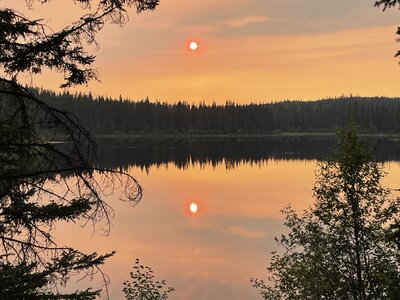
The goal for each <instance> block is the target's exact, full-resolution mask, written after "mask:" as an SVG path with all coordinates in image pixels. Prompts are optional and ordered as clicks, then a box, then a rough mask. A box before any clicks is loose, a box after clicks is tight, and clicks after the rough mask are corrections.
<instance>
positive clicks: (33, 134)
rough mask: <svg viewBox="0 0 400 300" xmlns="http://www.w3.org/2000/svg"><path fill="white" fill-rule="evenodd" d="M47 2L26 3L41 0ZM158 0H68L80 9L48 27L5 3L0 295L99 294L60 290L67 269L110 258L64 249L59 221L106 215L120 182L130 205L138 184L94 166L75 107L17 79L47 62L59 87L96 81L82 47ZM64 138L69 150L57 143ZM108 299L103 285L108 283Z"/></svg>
mask: <svg viewBox="0 0 400 300" xmlns="http://www.w3.org/2000/svg"><path fill="white" fill-rule="evenodd" d="M47 2H49V1H47V0H44V1H27V4H29V5H32V6H35V5H38V6H40V5H45V4H46V3H47ZM157 4H158V0H128V1H122V0H121V1H120V0H101V1H97V2H95V1H90V0H80V1H71V5H79V6H81V8H82V11H83V15H82V16H81V18H79V19H78V20H77V21H76V22H75V23H72V24H70V25H69V26H67V27H65V28H63V29H61V30H60V31H52V30H51V29H50V28H49V27H48V26H47V24H46V20H43V19H39V20H36V19H29V18H28V17H26V16H24V15H22V14H20V13H19V12H17V11H16V10H14V9H13V8H1V9H0V68H1V73H2V77H1V78H0V94H1V101H0V241H1V242H0V298H1V299H94V298H96V297H97V296H99V295H100V294H101V290H100V289H92V288H90V287H88V288H85V289H83V290H75V291H74V290H72V289H69V290H64V289H63V287H65V285H66V284H67V282H68V281H69V280H70V279H71V276H73V275H77V274H80V276H81V277H82V276H83V277H85V276H88V277H89V278H91V276H92V275H94V274H95V273H98V274H99V275H100V277H103V279H104V282H103V283H105V284H107V277H106V275H105V274H103V273H102V271H101V269H100V266H101V265H102V264H103V263H104V261H105V259H107V258H108V257H110V256H111V255H113V253H108V254H97V253H88V254H87V253H83V252H81V251H79V250H77V249H73V248H71V247H69V246H60V245H58V244H57V241H55V240H54V238H53V231H54V227H55V224H56V223H57V222H59V221H73V222H80V223H82V224H93V225H95V224H97V223H98V222H103V223H102V224H103V225H104V226H105V229H106V230H107V226H109V224H110V219H111V218H112V209H111V207H110V206H109V205H108V204H107V203H106V202H105V201H104V199H103V192H105V191H106V192H107V193H109V192H111V191H113V190H114V188H115V187H116V186H118V185H119V186H120V187H121V194H120V198H121V199H122V200H125V201H127V202H129V203H131V204H132V205H134V204H135V203H137V201H139V200H140V198H141V188H140V186H139V184H138V183H137V182H136V180H135V179H134V178H133V177H131V176H130V175H129V174H126V173H123V172H118V171H106V170H102V169H99V168H96V167H94V165H93V163H92V160H93V159H94V157H95V156H96V146H95V143H94V141H93V139H92V137H91V135H90V134H89V132H88V131H87V130H86V129H84V128H83V127H81V125H80V124H79V123H78V122H77V120H76V119H75V118H74V117H73V116H72V115H70V114H68V113H66V112H64V111H60V110H58V109H55V108H53V107H51V106H49V105H47V104H46V103H44V102H43V101H42V100H40V99H39V98H37V97H35V95H33V94H32V93H31V91H30V90H29V89H26V88H24V87H22V86H21V85H20V84H19V83H18V75H19V74H21V73H30V74H31V75H34V74H37V73H40V72H42V71H43V70H44V69H51V70H55V71H59V72H63V74H64V83H63V84H62V86H64V87H68V86H72V85H76V84H84V83H86V82H88V80H91V79H95V78H96V76H97V73H96V72H95V70H94V69H93V66H92V64H93V62H94V60H95V57H94V56H93V55H92V54H90V53H88V52H86V51H85V47H86V46H87V45H88V44H93V43H96V41H95V37H96V33H97V32H98V31H99V30H101V29H102V28H103V26H104V25H105V24H106V23H107V22H109V23H116V24H120V25H122V24H123V23H124V22H125V21H126V18H127V10H126V9H127V8H129V7H134V8H136V11H137V12H138V13H140V12H142V11H145V10H153V9H155V7H156V6H157ZM55 137H57V138H60V137H61V138H62V139H63V141H64V142H65V145H66V147H63V148H60V147H59V145H58V144H55V143H54V139H55ZM105 295H106V296H107V287H105Z"/></svg>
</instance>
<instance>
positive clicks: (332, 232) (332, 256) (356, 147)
mask: <svg viewBox="0 0 400 300" xmlns="http://www.w3.org/2000/svg"><path fill="white" fill-rule="evenodd" d="M382 177H383V171H382V166H381V165H380V164H378V163H376V162H371V159H370V155H369V151H368V150H367V149H366V147H365V146H364V145H363V143H362V142H361V141H360V139H359V137H358V133H357V131H356V130H355V129H354V128H349V129H346V130H344V131H342V132H341V133H340V134H339V136H338V148H337V151H336V153H335V156H334V158H333V159H332V160H330V161H327V162H323V163H320V164H319V168H318V171H317V178H316V183H315V186H314V196H315V198H316V201H315V203H314V205H313V206H312V207H311V208H310V209H308V210H306V211H305V212H304V214H303V215H301V216H299V215H298V214H297V213H296V212H295V211H294V210H293V209H292V208H291V207H288V208H286V209H285V210H284V213H285V215H286V222H285V225H286V226H287V227H288V228H289V233H288V234H286V235H282V236H281V237H280V238H279V239H278V238H277V239H276V240H277V241H278V243H279V244H280V245H281V246H282V247H283V253H278V252H274V253H273V256H272V258H271V263H270V266H269V267H268V271H269V272H270V274H271V275H270V277H269V283H266V282H265V281H263V280H258V279H255V280H253V284H254V286H255V287H257V288H259V289H260V292H261V295H262V296H263V298H264V299H274V300H276V299H343V300H344V299H354V300H366V299H399V297H400V288H399V287H400V273H399V268H400V253H399V251H398V248H397V246H396V243H395V242H394V241H393V240H391V239H388V235H389V234H391V227H390V225H391V224H394V223H395V222H396V221H397V220H398V218H399V213H400V199H399V198H394V199H392V198H391V195H390V192H391V191H390V190H388V189H386V188H384V187H382V186H381V180H382Z"/></svg>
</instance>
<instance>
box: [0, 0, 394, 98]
mask: <svg viewBox="0 0 400 300" xmlns="http://www.w3.org/2000/svg"><path fill="white" fill-rule="evenodd" d="M2 2H3V3H2V5H3V6H6V5H7V4H8V3H13V2H14V1H10V0H5V1H2ZM23 2H24V1H21V3H23ZM56 2H58V3H56ZM374 2H375V1H373V0H371V1H365V0H352V1H348V0H324V1H321V0H286V1H282V0H246V1H245V0H235V1H231V0H229V1H228V0H219V1H215V0H190V1H187V0H161V3H160V5H159V7H158V9H157V10H156V11H155V12H146V13H144V14H142V15H135V14H134V12H133V11H132V12H131V14H130V17H131V18H130V22H129V23H128V24H126V25H125V26H124V27H123V28H119V27H118V26H115V25H110V26H107V28H106V29H105V30H103V32H102V33H101V34H100V35H99V38H98V41H99V43H100V46H101V48H100V49H99V51H97V52H96V55H97V57H98V59H97V62H96V68H97V69H98V70H99V72H100V80H101V81H102V82H101V83H96V82H93V83H91V84H90V85H89V86H87V87H82V88H80V90H82V91H86V92H88V91H92V92H93V93H95V94H103V95H110V96H119V95H120V94H121V95H122V96H123V97H129V98H132V99H141V98H145V97H146V96H148V97H149V98H150V99H152V100H156V99H157V100H160V101H170V102H175V101H178V100H186V101H189V102H199V101H201V100H204V101H206V102H211V101H213V100H215V101H216V102H218V103H224V102H225V101H226V100H233V101H236V102H250V101H253V102H259V101H271V100H283V99H318V98H324V97H327V96H340V95H342V94H345V95H348V94H353V95H354V94H356V95H357V94H359V95H364V96H374V95H386V96H398V95H399V93H398V78H399V77H400V66H399V65H398V61H397V60H396V59H395V58H394V57H393V56H394V54H395V52H396V50H397V48H398V47H399V48H400V44H397V43H396V42H395V39H396V35H395V31H396V29H397V22H398V20H399V18H398V17H399V16H400V12H399V11H398V10H397V9H392V10H388V11H386V12H382V11H381V10H380V9H378V8H375V7H374V6H373V4H374ZM14 3H15V2H14ZM72 3H73V2H72V1H64V4H60V2H59V1H53V2H50V4H46V5H45V6H46V7H48V8H47V9H44V8H43V7H44V6H42V5H37V6H36V9H35V11H33V12H28V14H29V13H33V14H36V16H42V17H43V16H44V17H46V18H50V19H51V20H50V21H49V24H52V22H55V23H57V22H61V21H64V22H65V23H67V22H68V21H69V20H70V19H73V17H74V16H75V13H74V12H73V11H70V10H71V6H73V4H72ZM13 6H15V4H13ZM399 23H400V22H399ZM192 40H194V41H197V42H198V44H199V48H198V50H197V51H195V52H191V51H190V50H188V44H189V42H190V41H192ZM33 83H34V84H36V85H42V86H44V87H50V88H56V87H57V85H59V84H60V78H59V77H57V76H55V75H54V74H53V73H51V76H50V75H48V74H47V73H46V74H45V75H43V76H41V77H40V78H36V79H34V80H33Z"/></svg>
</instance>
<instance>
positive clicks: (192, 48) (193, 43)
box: [189, 42, 198, 51]
mask: <svg viewBox="0 0 400 300" xmlns="http://www.w3.org/2000/svg"><path fill="white" fill-rule="evenodd" d="M197 47H198V45H197V43H196V42H191V43H190V44H189V48H190V50H192V51H195V50H196V49H197Z"/></svg>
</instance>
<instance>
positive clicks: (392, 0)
mask: <svg viewBox="0 0 400 300" xmlns="http://www.w3.org/2000/svg"><path fill="white" fill-rule="evenodd" d="M375 6H376V7H382V10H383V11H385V10H386V9H388V8H395V7H396V6H398V7H399V8H400V0H377V1H375ZM396 34H397V35H400V27H397V31H396ZM397 41H399V39H398V40H397ZM399 56H400V50H398V51H397V52H396V54H395V57H399Z"/></svg>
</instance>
